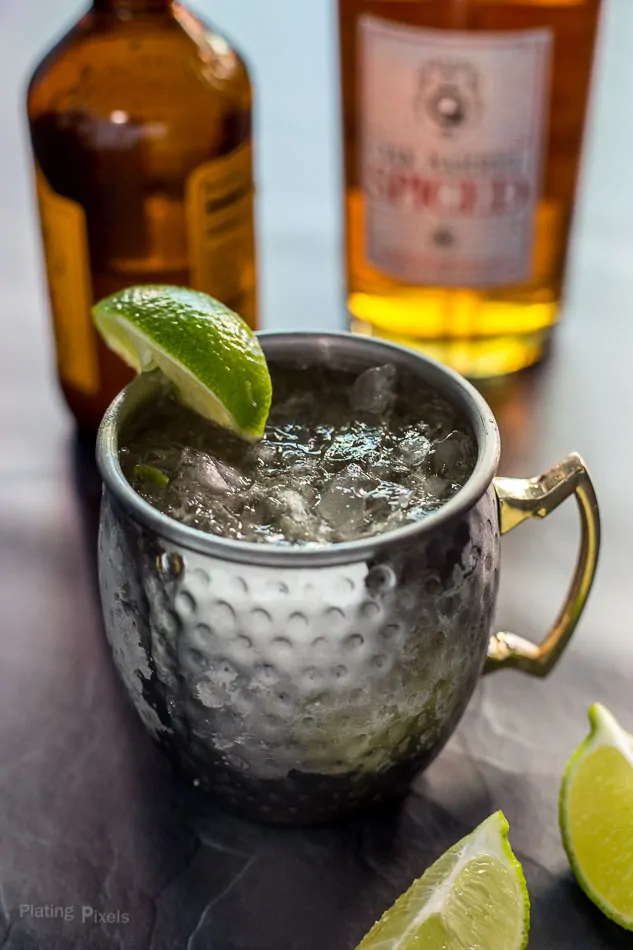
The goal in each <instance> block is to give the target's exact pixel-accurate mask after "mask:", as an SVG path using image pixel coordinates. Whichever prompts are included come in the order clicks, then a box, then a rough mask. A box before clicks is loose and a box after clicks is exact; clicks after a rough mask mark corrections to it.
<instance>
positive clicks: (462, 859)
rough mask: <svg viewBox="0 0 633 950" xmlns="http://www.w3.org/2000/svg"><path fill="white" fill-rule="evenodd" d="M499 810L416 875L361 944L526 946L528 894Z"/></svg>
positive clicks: (449, 949) (408, 949) (441, 949)
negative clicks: (421, 874)
mask: <svg viewBox="0 0 633 950" xmlns="http://www.w3.org/2000/svg"><path fill="white" fill-rule="evenodd" d="M508 830H509V828H508V822H507V821H506V819H505V818H504V816H503V813H502V812H500V811H498V812H496V813H495V814H494V815H491V816H490V818H488V819H487V820H486V821H484V822H483V824H481V825H479V827H478V828H476V829H475V830H474V831H473V832H472V833H471V834H470V835H468V836H467V837H466V838H463V839H462V840H461V841H460V842H459V843H458V844H456V845H454V846H453V847H452V848H450V849H449V850H448V851H447V852H446V853H445V854H443V855H442V857H441V858H439V860H438V861H436V862H435V864H433V865H432V866H431V867H430V868H429V869H428V871H426V873H425V874H424V875H423V876H422V877H421V878H419V879H418V880H417V881H415V882H414V883H413V884H412V885H411V887H410V888H409V890H408V891H407V892H406V893H405V894H403V895H402V897H400V898H399V899H398V900H397V901H396V903H395V904H394V905H393V907H391V908H390V909H389V910H388V911H386V912H385V914H384V915H383V917H382V918H381V919H380V920H379V921H378V923H377V924H375V925H374V927H373V928H372V929H371V930H370V931H369V933H368V934H367V936H366V937H365V939H364V940H363V941H362V943H361V944H360V946H359V947H358V950H414V948H415V950H418V948H420V950H421V948H422V947H423V948H424V950H464V948H467V947H468V948H471V947H472V948H476V950H522V948H523V947H525V945H526V943H527V939H528V932H529V927H530V899H529V897H528V892H527V886H526V884H525V877H524V876H523V870H522V868H521V865H520V864H519V862H518V861H517V859H516V858H515V857H514V854H513V853H512V849H511V848H510V844H509V842H508Z"/></svg>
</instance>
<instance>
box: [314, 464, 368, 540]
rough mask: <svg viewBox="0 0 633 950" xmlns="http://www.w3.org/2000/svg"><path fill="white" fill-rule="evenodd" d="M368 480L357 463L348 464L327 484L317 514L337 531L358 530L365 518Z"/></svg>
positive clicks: (348, 531)
mask: <svg viewBox="0 0 633 950" xmlns="http://www.w3.org/2000/svg"><path fill="white" fill-rule="evenodd" d="M368 481H369V480H368V478H367V476H366V474H365V473H364V472H363V470H362V469H361V468H360V467H359V466H358V465H354V464H352V465H348V466H347V467H346V468H344V469H343V470H342V471H341V472H339V473H338V475H335V476H334V478H333V479H332V480H331V481H330V482H329V483H328V484H327V486H326V488H325V491H324V492H323V494H322V495H321V499H320V501H319V504H318V506H317V511H318V514H319V515H320V516H321V518H324V519H325V521H327V522H328V524H330V525H331V526H332V527H333V528H336V529H338V530H339V531H345V532H346V533H350V532H354V531H358V530H359V529H360V528H361V527H362V524H363V520H364V518H365V506H366V497H367V485H368Z"/></svg>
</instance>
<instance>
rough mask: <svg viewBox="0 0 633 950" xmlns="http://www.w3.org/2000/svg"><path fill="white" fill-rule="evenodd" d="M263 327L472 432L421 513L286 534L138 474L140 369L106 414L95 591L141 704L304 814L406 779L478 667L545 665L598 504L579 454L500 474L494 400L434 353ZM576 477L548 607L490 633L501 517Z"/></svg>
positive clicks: (541, 500)
mask: <svg viewBox="0 0 633 950" xmlns="http://www.w3.org/2000/svg"><path fill="white" fill-rule="evenodd" d="M260 339H261V343H262V346H263V348H264V351H265V353H266V356H267V358H268V360H269V362H272V363H276V362H277V363H278V362H282V363H283V362H284V361H286V362H290V363H293V364H297V363H300V364H305V365H306V366H310V365H314V364H316V363H327V364H328V365H334V366H340V367H344V368H351V369H358V370H362V369H364V368H367V367H369V366H372V365H376V364H381V363H386V362H389V363H393V364H394V365H395V366H396V367H399V368H401V369H402V370H403V371H408V372H409V373H414V374H415V375H416V376H417V377H418V378H419V379H420V380H421V381H424V382H425V383H426V384H428V385H429V386H431V387H432V388H433V389H436V390H437V391H438V392H440V393H441V394H442V395H443V396H444V397H445V398H446V399H447V400H448V401H449V402H450V403H452V404H453V405H454V406H455V408H456V409H457V410H458V411H459V413H460V414H461V415H462V417H463V418H464V419H465V420H467V421H468V423H469V425H470V427H471V429H472V432H473V434H474V435H475V438H476V441H477V445H478V460H477V464H476V468H475V470H474V472H473V474H472V476H471V478H470V479H469V481H468V482H467V484H466V485H465V486H464V488H463V489H462V490H461V491H460V492H459V493H458V494H457V495H456V496H455V497H454V498H452V499H451V500H450V501H449V502H447V504H445V505H444V507H442V508H441V509H440V510H438V511H436V512H434V513H432V514H430V515H429V516H428V517H427V518H426V519H425V520H424V521H422V522H419V523H416V524H411V525H407V526H406V527H403V528H400V529H398V530H395V531H392V532H390V533H387V534H383V535H379V536H377V537H372V538H366V539H362V540H358V541H353V542H350V543H345V544H336V545H332V546H330V547H324V548H321V549H318V550H300V549H299V550H291V549H288V548H274V547H271V546H268V545H257V544H247V543H242V542H239V541H234V540H229V539H225V538H220V537H216V536H214V535H208V534H204V533H202V532H200V531H198V530H196V529H193V528H190V527H186V526H185V525H182V524H179V523H178V522H176V521H174V520H172V519H171V518H169V517H167V516H165V515H163V514H161V513H160V512H159V511H157V510H155V509H154V508H152V507H151V506H150V505H149V504H147V503H146V502H145V501H144V500H143V499H142V498H140V497H139V496H138V495H137V494H136V493H135V492H134V490H133V489H132V488H131V486H130V485H129V483H128V482H127V481H126V479H125V478H124V476H123V473H122V471H121V468H120V465H119V460H118V437H119V432H120V429H121V426H122V424H123V423H124V422H125V420H126V418H128V417H129V415H130V414H131V413H134V412H135V411H136V410H137V409H138V408H139V406H141V405H142V404H143V403H144V402H145V401H146V400H151V398H152V394H153V392H154V385H155V384H154V383H153V381H152V378H151V376H150V377H140V378H139V379H137V380H136V381H134V382H133V383H131V384H130V385H129V386H128V387H127V389H126V390H124V392H123V393H121V394H120V395H119V397H118V398H117V399H116V400H115V401H114V403H113V404H112V406H111V407H110V409H109V410H108V412H107V413H106V415H105V417H104V419H103V423H102V425H101V429H100V433H99V439H98V449H97V455H98V463H99V467H100V470H101V475H102V478H103V482H104V494H103V505H102V520H101V529H100V538H99V562H100V584H101V595H102V603H103V612H104V617H105V624H106V631H107V636H108V639H109V642H110V645H111V648H112V652H113V655H114V660H115V663H116V666H117V667H118V670H119V672H120V674H121V676H122V678H123V681H124V683H125V685H126V687H127V690H128V692H129V694H130V697H131V699H132V701H133V703H134V705H135V707H136V709H137V712H138V713H139V715H140V717H141V719H142V721H143V723H144V724H145V726H146V727H147V729H148V731H149V732H150V734H151V735H152V736H153V737H154V738H155V739H156V740H157V741H158V742H159V744H160V745H161V746H162V747H163V748H164V749H165V750H166V751H167V753H168V754H169V755H170V757H171V758H172V759H173V760H174V761H175V763H177V765H178V766H179V767H180V769H181V770H183V771H184V773H185V774H186V775H187V776H188V777H189V778H190V779H192V780H193V782H194V783H195V784H196V785H199V786H201V787H203V788H204V789H206V790H208V791H210V792H213V793H214V794H215V795H216V796H219V797H220V798H221V799H223V800H224V801H225V802H227V803H229V804H230V805H232V806H234V807H235V808H237V809H239V810H241V811H242V812H243V813H245V814H247V815H249V816H251V817H254V818H259V819H267V820H271V821H281V822H293V823H307V822H314V821H322V820H326V819H331V818H333V817H335V816H338V815H340V814H343V813H345V812H348V811H350V810H352V809H353V808H355V807H357V806H359V805H361V804H363V803H367V802H370V801H379V800H380V799H382V798H384V797H386V796H391V795H397V794H400V793H403V792H404V791H405V790H406V788H407V785H408V783H409V782H410V780H411V778H412V777H413V775H414V774H415V773H416V772H418V771H419V770H420V769H422V768H424V767H426V766H427V765H428V764H429V763H430V762H431V760H432V759H433V758H434V757H435V756H436V755H437V753H438V752H439V751H440V749H441V748H442V746H443V745H444V744H445V742H446V741H447V739H448V738H449V736H450V735H451V733H452V732H453V730H454V729H455V726H456V725H457V723H458V721H459V719H460V717H461V715H462V713H463V712H464V710H465V708H466V705H467V703H468V701H469V699H470V697H471V695H472V692H473V690H474V688H475V685H476V683H477V681H478V679H479V677H480V676H481V674H482V672H484V671H488V670H495V669H501V668H512V667H515V668H518V669H520V670H523V671H524V672H526V673H530V674H532V675H535V676H544V675H546V674H547V673H548V672H549V671H550V670H551V669H552V667H553V666H554V665H555V664H556V663H557V661H558V660H559V658H560V656H561V654H562V652H563V650H564V649H565V647H566V645H567V643H568V641H569V639H570V637H571V635H572V633H573V631H574V628H575V627H576V624H577V622H578V620H579V618H580V615H581V613H582V611H583V608H584V606H585V602H586V600H587V597H588V595H589V591H590V588H591V585H592V582H593V578H594V574H595V570H596V564H597V559H598V548H599V539H600V522H599V515H598V506H597V501H596V497H595V493H594V489H593V486H592V484H591V480H590V477H589V475H588V473H587V470H586V468H585V465H584V463H583V461H582V459H581V458H580V457H579V456H578V455H570V456H569V457H568V458H566V459H564V460H563V461H562V462H560V463H559V464H558V465H556V466H554V468H553V469H551V471H549V472H547V473H546V474H544V475H541V476H539V477H537V478H533V479H528V480H524V479H512V478H497V477H496V473H497V465H498V462H499V451H500V444H499V433H498V429H497V425H496V423H495V420H494V417H493V415H492V412H491V410H490V409H489V407H488V406H487V404H486V402H485V401H484V400H483V398H482V397H481V396H480V395H479V394H478V392H477V391H476V390H475V389H473V388H472V387H471V386H470V385H469V384H468V383H467V382H466V381H465V380H464V379H462V378H461V377H460V376H458V375H457V374H455V373H453V372H452V371H451V370H449V369H446V368H445V367H443V366H441V365H440V364H439V363H436V362H435V361H433V360H430V359H427V358H425V357H423V356H421V355H419V354H417V353H415V352H413V351H411V350H406V349H404V348H401V347H398V346H393V345H391V344H387V343H383V342H379V341H377V340H372V339H369V338H363V337H358V336H352V335H350V334H343V333H341V334H336V333H332V334H328V333H264V334H261V335H260ZM571 496H575V498H576V500H577V502H578V509H579V512H580V519H581V528H582V532H581V543H580V553H579V557H578V563H577V567H576V572H575V575H574V578H573V581H572V585H571V589H570V591H569V593H568V595H567V599H566V601H565V604H564V606H563V608H562V611H561V613H560V615H559V616H558V619H557V620H556V621H555V623H554V625H553V627H552V629H551V630H550V632H549V633H548V634H547V636H546V637H545V639H544V641H543V642H542V643H541V644H540V645H536V644H533V643H531V642H528V641H526V640H524V639H522V638H521V637H518V636H515V635H514V634H510V633H498V634H495V635H493V636H492V637H491V625H492V621H493V615H494V608H495V601H496V596H497V587H498V576H499V537H500V535H502V534H505V533H506V532H508V531H511V530H512V529H513V528H515V527H516V526H517V525H519V524H520V523H521V522H522V521H525V520H526V519H527V518H544V517H546V516H547V515H548V514H549V513H550V512H551V511H553V510H554V509H555V508H557V507H558V505H559V504H560V503H561V502H563V501H565V500H566V499H567V498H570V497H571Z"/></svg>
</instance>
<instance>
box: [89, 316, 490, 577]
mask: <svg viewBox="0 0 633 950" xmlns="http://www.w3.org/2000/svg"><path fill="white" fill-rule="evenodd" d="M257 337H258V339H259V340H260V342H261V345H262V349H263V350H264V353H265V354H266V356H269V357H270V358H271V360H274V359H279V358H280V357H283V355H284V354H287V355H288V356H292V355H294V356H295V358H296V357H300V355H301V350H300V352H299V353H298V354H297V353H296V346H297V343H298V342H301V343H302V344H303V347H302V348H301V349H302V350H303V353H304V358H306V359H307V358H308V357H307V354H306V348H309V351H310V353H311V354H313V353H314V352H317V353H318V354H320V355H321V358H322V359H323V358H324V357H325V358H327V357H328V356H330V358H332V360H333V361H335V359H334V357H335V355H338V356H339V362H340V353H341V351H344V355H345V354H349V358H348V359H347V360H345V362H346V363H348V364H349V363H351V362H355V361H357V362H361V363H362V362H367V364H368V366H370V365H372V364H373V365H375V361H376V360H378V361H380V360H385V361H388V360H389V356H390V357H391V360H392V361H393V362H395V363H396V364H399V365H400V366H408V367H410V368H411V369H412V370H413V371H414V372H415V373H416V375H417V376H419V378H420V380H422V381H424V382H426V383H427V385H430V386H431V388H433V389H436V390H439V392H440V393H441V395H443V396H444V397H445V398H447V399H448V401H449V402H450V403H451V404H452V405H453V406H454V407H455V408H456V409H457V410H458V411H459V412H460V414H461V415H462V416H463V417H464V418H465V420H466V421H467V422H468V424H469V425H470V427H471V429H472V432H473V435H474V436H475V439H476V442H477V462H476V464H475V468H474V469H473V472H472V474H471V475H470V477H469V479H468V481H467V482H466V484H465V485H464V486H463V487H462V488H461V489H460V490H459V491H458V492H457V494H456V495H454V496H453V497H452V498H451V499H449V501H447V502H446V503H445V504H444V505H442V506H441V508H439V509H438V510H437V511H434V512H431V513H430V514H429V515H427V516H426V517H425V518H424V519H423V520H422V521H416V522H412V523H409V524H407V525H403V526H402V527H399V528H395V529H393V530H391V531H386V532H384V533H382V534H377V535H373V536H371V537H364V538H358V539H356V540H354V541H344V542H340V543H334V544H329V545H323V546H320V547H314V548H304V547H281V546H279V547H276V546H275V545H272V544H261V543H260V544H257V543H254V542H249V541H238V540H235V539H233V538H224V537H221V536H220V535H215V534H208V533H206V532H204V531H201V530H200V529H198V528H193V527H191V526H190V525H185V524H182V523H181V522H179V521H176V520H175V519H174V518H171V517H170V516H169V515H165V514H163V513H162V512H161V511H159V510H158V509H157V508H154V507H153V506H152V505H150V504H149V502H147V501H145V500H144V499H143V498H142V497H141V496H140V495H139V494H138V493H137V492H136V491H135V490H134V489H133V487H132V485H131V484H130V483H129V482H128V480H127V479H126V477H125V475H124V474H123V470H122V468H121V465H120V462H119V452H118V445H119V430H120V427H121V425H122V424H123V422H124V421H125V419H126V418H127V415H128V414H129V413H130V412H132V411H134V409H135V408H136V406H137V405H140V404H141V403H142V402H143V401H144V398H145V397H146V395H148V394H149V393H150V392H152V391H153V390H154V387H155V385H156V383H155V382H153V381H152V380H151V377H147V376H142V375H141V376H139V377H137V378H136V379H134V380H133V381H132V382H131V383H129V384H128V385H127V386H126V387H125V389H123V390H122V391H121V392H120V393H119V395H118V396H116V397H115V399H114V400H113V402H112V403H111V404H110V406H109V408H108V409H107V410H106V412H105V415H104V416H103V419H102V421H101V425H100V427H99V432H98V435H97V443H96V456H97V465H98V467H99V472H100V474H101V478H102V480H103V484H104V486H105V489H107V490H108V491H109V492H110V494H111V495H112V496H113V497H114V499H115V500H116V502H117V503H118V504H119V505H120V506H121V507H122V508H123V509H124V511H125V512H126V513H127V515H128V516H129V517H131V518H132V520H134V521H135V522H136V523H137V524H139V525H140V526H141V527H144V528H148V529H150V530H151V531H153V532H155V533H156V534H157V535H159V536H160V537H162V538H164V539H165V540H166V541H169V542H171V543H173V544H176V545H178V546H180V547H182V548H185V549H187V550H190V551H195V552H197V553H199V554H206V555H209V556H211V557H216V558H218V559H222V560H228V561H233V562H240V563H247V564H258V565H262V566H269V567H286V568H289V567H290V568H293V567H294V568H308V567H316V566H334V565H337V564H349V563H353V562H359V561H363V560H365V561H366V560H368V559H371V558H374V557H376V556H377V555H378V554H380V553H381V552H383V551H386V550H393V548H394V547H396V548H397V547H403V548H405V547H409V546H411V545H412V544H415V543H421V542H422V541H423V540H424V539H425V538H428V537H430V536H431V535H432V534H434V533H435V532H436V531H437V530H438V529H440V530H441V529H442V528H443V527H445V526H446V525H447V524H449V523H451V522H453V521H455V520H456V519H458V518H459V517H460V516H463V515H464V514H465V513H466V512H467V511H469V510H470V509H471V508H473V507H474V506H475V505H476V504H477V502H478V501H479V500H480V498H481V497H482V496H483V495H484V494H485V492H486V491H487V490H488V488H489V487H490V485H491V483H492V480H493V478H494V477H495V475H496V474H497V468H498V465H499V458H500V452H501V444H500V436H499V429H498V426H497V422H496V419H495V417H494V415H493V412H492V410H491V408H490V407H489V405H488V403H487V402H486V400H485V399H484V398H483V396H482V395H481V394H480V393H479V392H478V391H477V390H476V389H475V387H474V386H472V385H471V383H469V382H468V381H467V380H466V379H464V377H462V376H460V375H459V374H458V373H456V372H455V371H454V370H452V369H450V368H449V367H447V366H444V365H443V364H442V363H440V362H438V361H437V360H434V359H433V358H432V357H429V356H426V355H425V354H423V353H420V352H418V351H416V350H413V349H410V348H408V347H404V346H401V345H399V344H396V343H392V342H390V341H386V340H381V339H378V338H375V337H369V336H361V335H357V334H354V333H349V332H345V331H325V332H324V331H318V330H317V331H314V330H264V331H259V332H258V333H257ZM354 351H356V353H357V356H360V359H355V357H354ZM362 351H364V354H365V359H363V358H362V357H363V352H362Z"/></svg>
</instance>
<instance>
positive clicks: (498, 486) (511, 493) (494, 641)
mask: <svg viewBox="0 0 633 950" xmlns="http://www.w3.org/2000/svg"><path fill="white" fill-rule="evenodd" d="M494 487H495V491H496V493H497V498H498V501H499V524H500V530H501V534H507V533H508V532H509V531H512V530H513V529H514V528H516V527H517V526H518V525H520V524H522V522H524V521H526V520H527V519H528V518H546V517H547V516H548V515H549V514H550V513H551V512H552V511H554V510H555V509H556V508H558V506H559V505H560V504H561V503H562V502H563V501H566V500H567V499H568V498H569V497H570V496H571V495H575V496H576V501H577V502H578V510H579V512H580V522H581V529H582V534H581V542H580V554H579V556H578V563H577V564H576V571H575V574H574V578H573V580H572V583H571V587H570V589H569V592H568V594H567V599H566V601H565V603H564V605H563V608H562V610H561V612H560V613H559V615H558V617H557V618H556V621H555V623H554V626H553V627H552V628H551V630H550V631H549V633H548V634H547V636H546V637H545V639H544V640H543V642H542V643H540V644H536V643H532V642H531V641H529V640H525V639H524V638H523V637H518V636H516V634H514V633H497V634H495V635H494V636H493V637H491V639H490V646H489V648H488V662H487V664H486V669H485V672H486V673H489V672H492V671H494V670H498V669H501V668H506V667H513V668H515V669H519V670H522V671H523V672H524V673H530V674H531V675H532V676H547V674H548V673H549V672H550V671H551V670H552V669H553V668H554V666H555V665H556V664H557V663H558V661H559V659H560V657H561V655H562V653H563V651H564V650H565V647H566V646H567V644H568V643H569V640H570V638H571V635H572V634H573V632H574V630H575V629H576V624H577V623H578V621H579V619H580V615H581V614H582V612H583V610H584V607H585V603H586V601H587V597H588V596H589V592H590V590H591V587H592V584H593V581H594V577H595V574H596V567H597V564H598V553H599V549H600V513H599V510H598V500H597V498H596V493H595V490H594V487H593V484H592V481H591V478H590V476H589V472H588V471H587V468H586V466H585V463H584V462H583V460H582V458H581V457H580V455H578V454H577V453H575V452H574V453H573V454H572V455H568V456H567V458H566V459H563V461H562V462H559V463H558V465H555V466H554V467H553V468H552V469H550V470H549V472H546V473H545V474H544V475H539V476H537V477H536V478H496V479H495V480H494Z"/></svg>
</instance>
